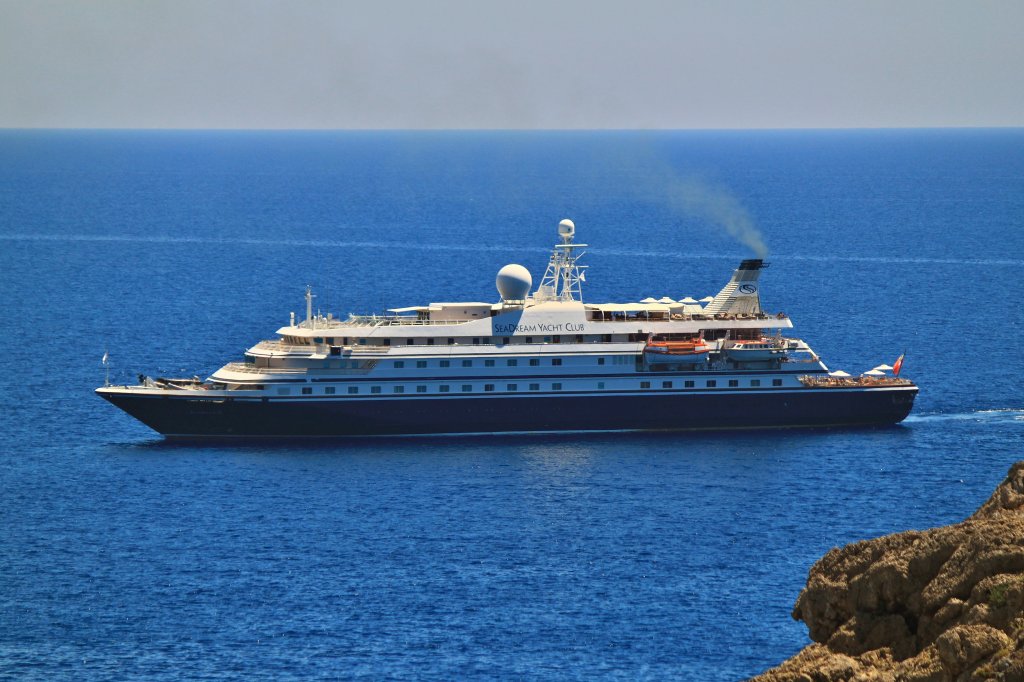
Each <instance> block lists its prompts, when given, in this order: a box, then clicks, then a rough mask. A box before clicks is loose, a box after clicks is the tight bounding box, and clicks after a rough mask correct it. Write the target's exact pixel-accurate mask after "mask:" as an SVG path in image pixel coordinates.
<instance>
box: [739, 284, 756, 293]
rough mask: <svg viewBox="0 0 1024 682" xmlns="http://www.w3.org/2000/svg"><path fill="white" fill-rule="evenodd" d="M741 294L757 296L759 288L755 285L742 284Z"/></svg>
mask: <svg viewBox="0 0 1024 682" xmlns="http://www.w3.org/2000/svg"><path fill="white" fill-rule="evenodd" d="M740 293H741V294H756V293H757V287H755V286H754V285H753V284H741V285H740Z"/></svg>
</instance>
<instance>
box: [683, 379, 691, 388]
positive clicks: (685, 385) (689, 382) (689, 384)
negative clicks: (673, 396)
mask: <svg viewBox="0 0 1024 682" xmlns="http://www.w3.org/2000/svg"><path fill="white" fill-rule="evenodd" d="M683 388H693V381H684V382H683Z"/></svg>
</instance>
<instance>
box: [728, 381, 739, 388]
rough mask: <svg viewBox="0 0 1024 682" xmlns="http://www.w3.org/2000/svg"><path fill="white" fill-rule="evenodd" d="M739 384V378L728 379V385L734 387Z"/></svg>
mask: <svg viewBox="0 0 1024 682" xmlns="http://www.w3.org/2000/svg"><path fill="white" fill-rule="evenodd" d="M739 385H740V382H739V379H729V387H730V388H736V387H737V386H739Z"/></svg>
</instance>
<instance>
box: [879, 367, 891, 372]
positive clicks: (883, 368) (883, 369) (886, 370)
mask: <svg viewBox="0 0 1024 682" xmlns="http://www.w3.org/2000/svg"><path fill="white" fill-rule="evenodd" d="M875 369H877V370H878V371H880V372H890V371H892V365H879V366H878V367H875Z"/></svg>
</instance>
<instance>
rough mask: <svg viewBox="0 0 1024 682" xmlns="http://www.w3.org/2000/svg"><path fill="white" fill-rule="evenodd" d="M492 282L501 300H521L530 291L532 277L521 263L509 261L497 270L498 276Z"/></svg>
mask: <svg viewBox="0 0 1024 682" xmlns="http://www.w3.org/2000/svg"><path fill="white" fill-rule="evenodd" d="M494 283H495V284H496V285H497V287H498V293H499V294H501V299H502V300H503V301H522V300H524V299H525V298H526V296H527V295H528V294H529V293H530V287H531V286H532V285H533V278H532V277H530V271H529V270H527V269H526V268H524V267H523V266H522V265H517V264H515V263H511V264H509V265H506V266H505V267H503V268H502V269H501V270H498V277H497V279H496V280H495V282H494Z"/></svg>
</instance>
